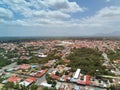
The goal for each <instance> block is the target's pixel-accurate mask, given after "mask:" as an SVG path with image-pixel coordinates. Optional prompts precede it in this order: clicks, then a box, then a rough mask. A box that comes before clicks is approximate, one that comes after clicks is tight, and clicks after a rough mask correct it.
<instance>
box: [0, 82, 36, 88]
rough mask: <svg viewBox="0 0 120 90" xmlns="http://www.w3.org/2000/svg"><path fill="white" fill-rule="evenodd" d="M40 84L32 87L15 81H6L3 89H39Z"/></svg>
mask: <svg viewBox="0 0 120 90" xmlns="http://www.w3.org/2000/svg"><path fill="white" fill-rule="evenodd" d="M37 88H38V86H37V85H35V84H33V85H31V86H30V87H26V86H24V85H19V84H15V83H11V82H8V83H6V84H5V85H4V86H3V88H2V89H1V90H16V89H17V90H37Z"/></svg>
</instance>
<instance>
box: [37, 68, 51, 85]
mask: <svg viewBox="0 0 120 90" xmlns="http://www.w3.org/2000/svg"><path fill="white" fill-rule="evenodd" d="M52 70H53V67H52V68H50V69H49V70H48V71H47V73H50V72H51V71H52ZM47 73H46V74H47ZM46 74H44V75H43V76H42V77H41V78H38V82H37V84H38V85H39V84H40V83H41V82H43V81H46V79H45V75H46Z"/></svg>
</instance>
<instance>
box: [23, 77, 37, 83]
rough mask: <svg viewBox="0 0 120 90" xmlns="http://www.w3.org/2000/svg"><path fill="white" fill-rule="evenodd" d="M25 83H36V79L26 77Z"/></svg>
mask: <svg viewBox="0 0 120 90" xmlns="http://www.w3.org/2000/svg"><path fill="white" fill-rule="evenodd" d="M25 81H27V82H29V83H33V82H35V81H37V79H36V78H34V77H28V78H27V79H25Z"/></svg>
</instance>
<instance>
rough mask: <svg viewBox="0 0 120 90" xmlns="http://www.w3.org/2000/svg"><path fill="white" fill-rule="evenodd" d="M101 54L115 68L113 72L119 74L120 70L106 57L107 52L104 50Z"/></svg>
mask: <svg viewBox="0 0 120 90" xmlns="http://www.w3.org/2000/svg"><path fill="white" fill-rule="evenodd" d="M102 56H103V57H104V59H105V60H107V61H108V62H109V63H110V64H111V65H112V67H113V68H115V74H116V75H120V70H119V69H118V68H117V67H116V66H115V65H114V64H112V62H111V61H110V59H109V58H108V56H107V54H106V53H105V52H103V54H102Z"/></svg>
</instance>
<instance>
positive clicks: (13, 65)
mask: <svg viewBox="0 0 120 90" xmlns="http://www.w3.org/2000/svg"><path fill="white" fill-rule="evenodd" d="M16 65H17V62H14V63H11V64H10V65H7V66H4V67H2V69H1V72H4V70H5V69H10V68H11V67H15V66H16Z"/></svg>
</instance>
